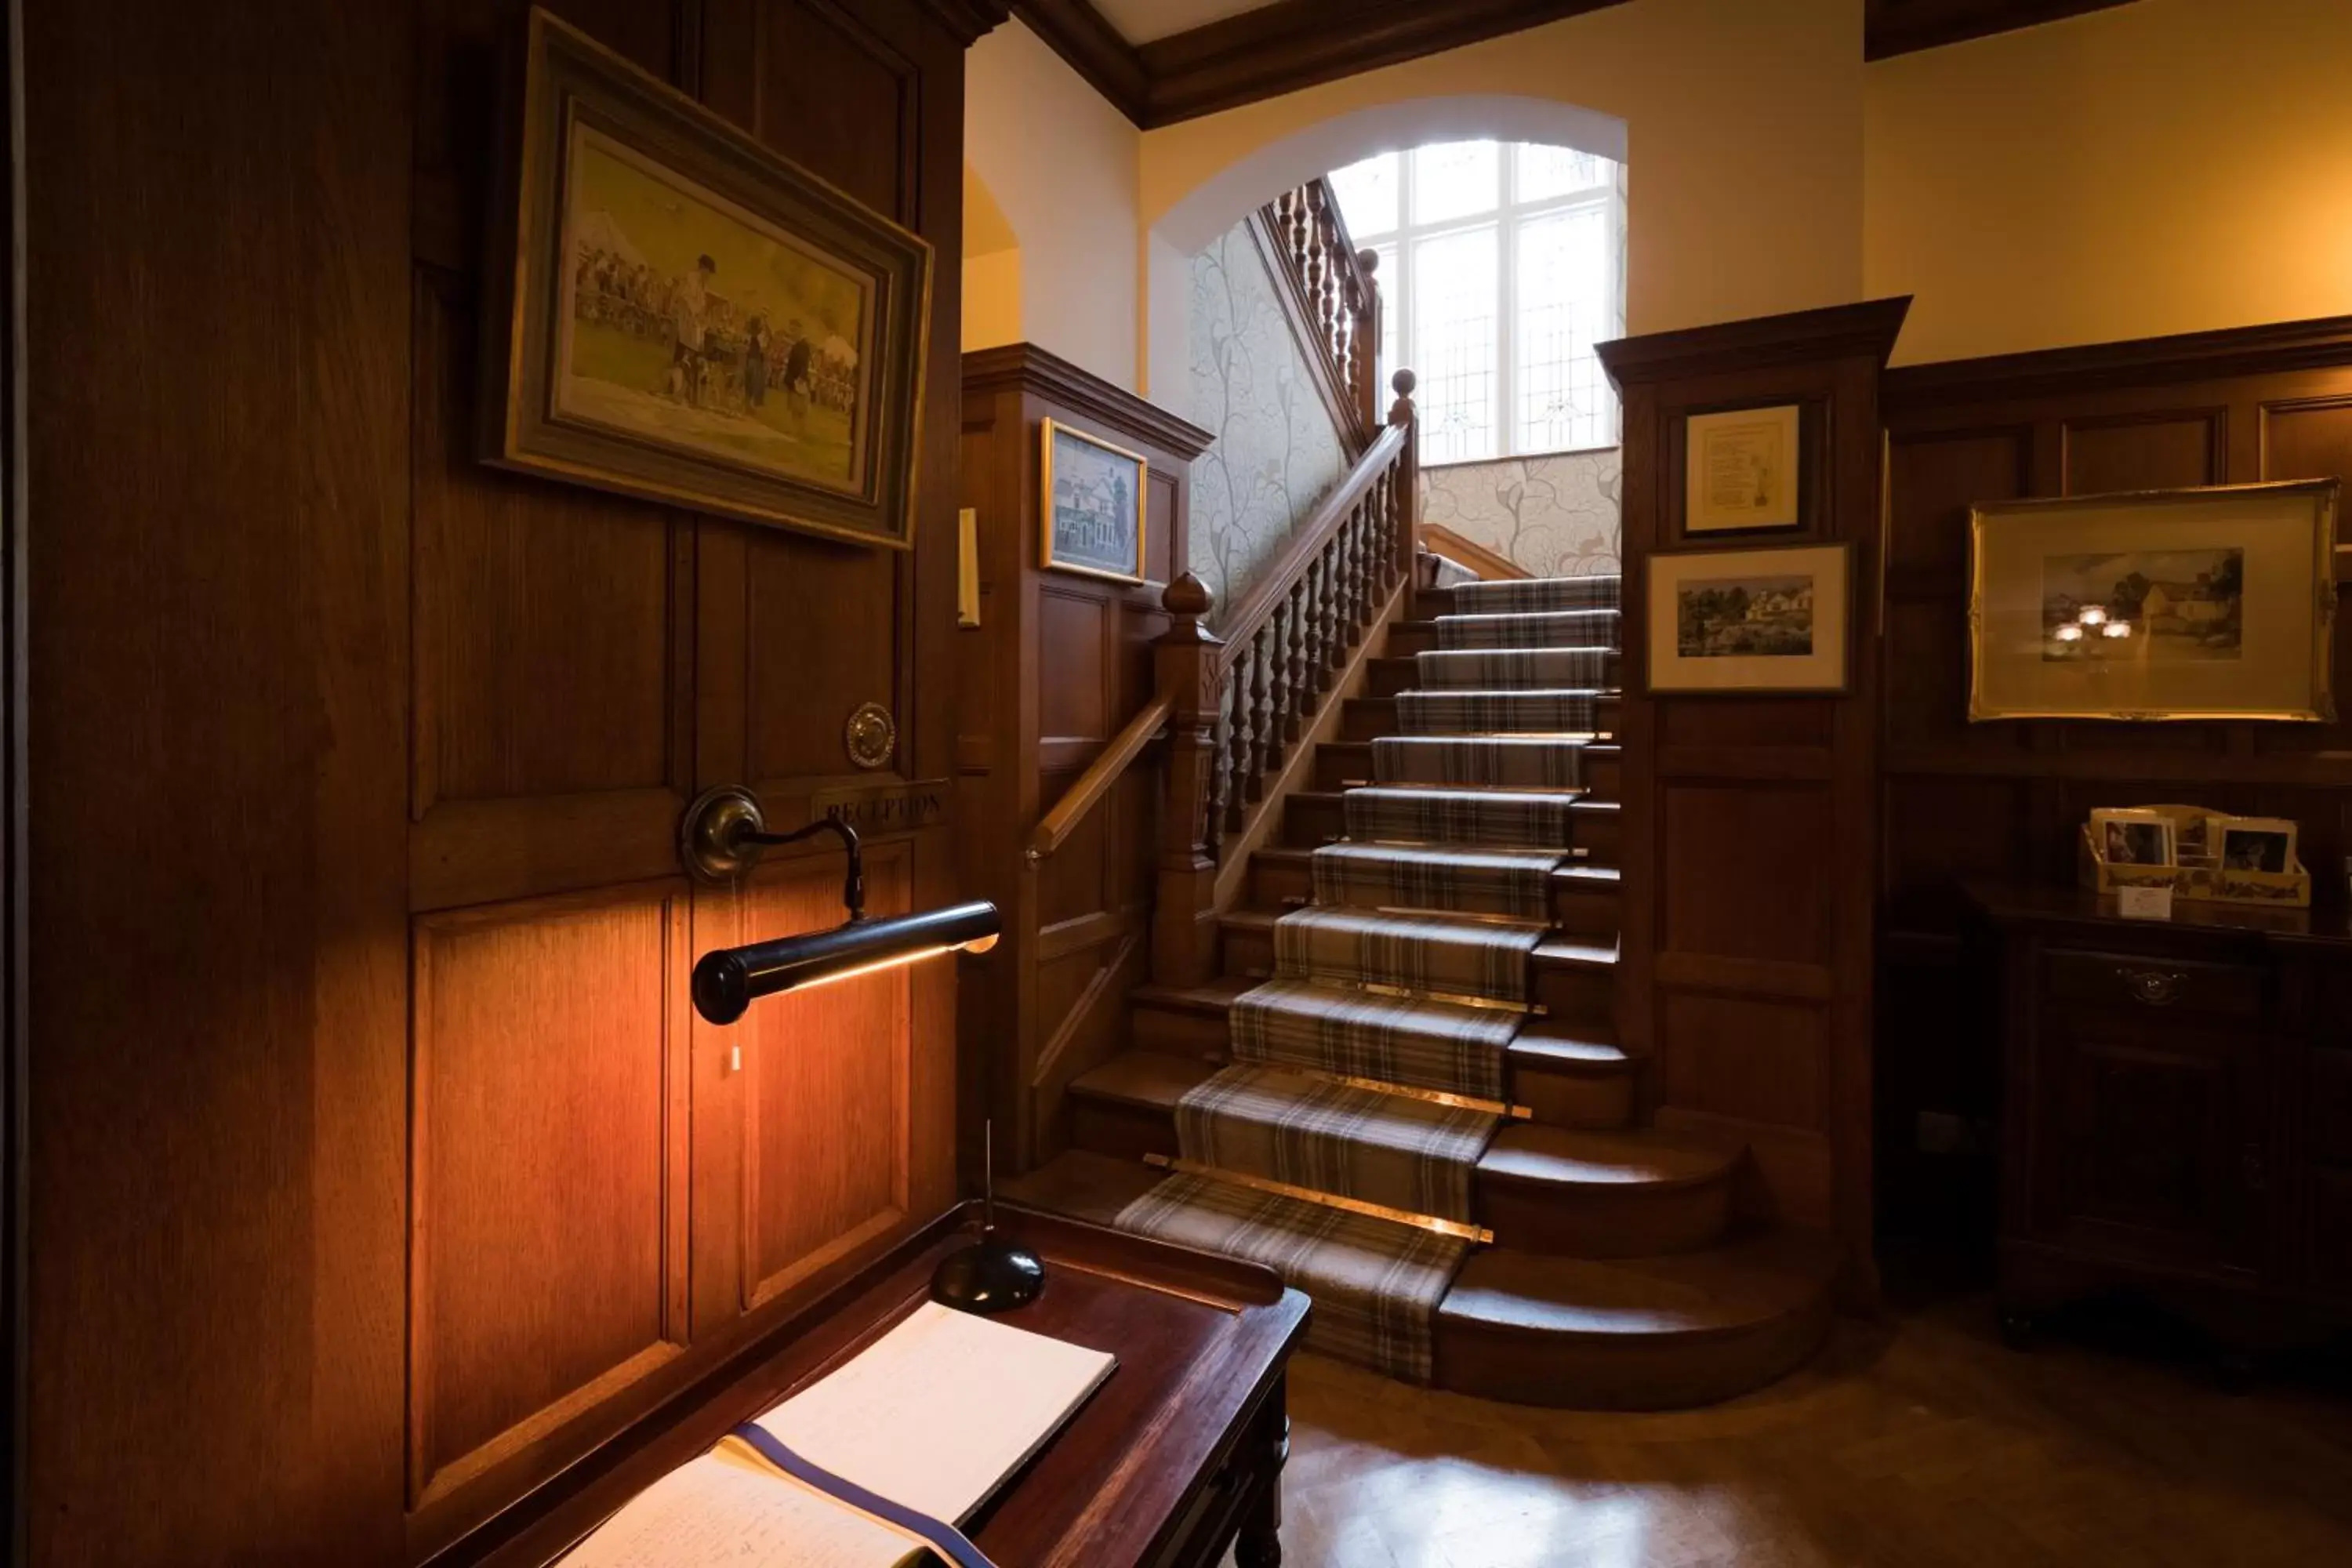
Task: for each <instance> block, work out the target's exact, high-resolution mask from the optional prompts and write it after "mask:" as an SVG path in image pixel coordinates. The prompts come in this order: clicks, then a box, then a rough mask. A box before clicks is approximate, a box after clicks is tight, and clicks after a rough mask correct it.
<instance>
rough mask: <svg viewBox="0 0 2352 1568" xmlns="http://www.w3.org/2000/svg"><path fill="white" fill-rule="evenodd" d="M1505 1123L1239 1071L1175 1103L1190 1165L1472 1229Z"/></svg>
mask: <svg viewBox="0 0 2352 1568" xmlns="http://www.w3.org/2000/svg"><path fill="white" fill-rule="evenodd" d="M1501 1125H1502V1119H1501V1118H1500V1117H1498V1116H1496V1115H1494V1114H1492V1113H1490V1112H1487V1111H1483V1110H1461V1109H1458V1108H1455V1107H1453V1106H1446V1105H1439V1104H1436V1103H1434V1102H1433V1101H1431V1100H1414V1099H1412V1098H1410V1097H1408V1096H1404V1095H1398V1094H1382V1093H1381V1091H1380V1090H1378V1089H1359V1088H1357V1087H1355V1086H1354V1085H1352V1084H1343V1083H1333V1082H1331V1081H1330V1080H1328V1079H1318V1078H1308V1077H1305V1076H1303V1075H1301V1074H1298V1073H1294V1072H1286V1071H1284V1070H1283V1069H1282V1068H1270V1067H1232V1068H1225V1069H1224V1071H1223V1072H1221V1073H1218V1074H1217V1075H1216V1076H1215V1077H1214V1078H1212V1079H1208V1080H1206V1081H1205V1082H1203V1083H1202V1084H1200V1085H1199V1086H1197V1087H1196V1088H1194V1089H1191V1090H1189V1091H1188V1092H1187V1093H1186V1094H1185V1096H1184V1098H1183V1099H1182V1100H1179V1101H1177V1104H1176V1141H1177V1146H1178V1148H1179V1149H1180V1150H1181V1152H1182V1153H1183V1156H1184V1158H1186V1159H1187V1160H1192V1161H1194V1162H1196V1163H1200V1164H1203V1165H1213V1166H1215V1167H1216V1168H1218V1169H1219V1170H1223V1171H1234V1172H1237V1173H1241V1174H1243V1175H1246V1176H1263V1177H1265V1178H1266V1179H1267V1180H1269V1181H1276V1182H1281V1183H1283V1184H1286V1185H1287V1186H1294V1187H1311V1188H1313V1189H1314V1190H1315V1191H1317V1192H1321V1193H1329V1194H1333V1195H1334V1196H1337V1197H1343V1198H1359V1199H1361V1200H1362V1201H1363V1202H1365V1203H1370V1204H1378V1205H1381V1207H1383V1208H1391V1209H1402V1210H1404V1211H1405V1212H1406V1213H1408V1214H1420V1215H1433V1216H1435V1217H1436V1218H1438V1219H1450V1220H1457V1221H1459V1222H1461V1223H1463V1224H1465V1225H1466V1224H1468V1223H1469V1221H1470V1172H1471V1169H1472V1167H1474V1166H1475V1165H1476V1164H1477V1163H1478V1156H1479V1155H1481V1154H1483V1153H1485V1152H1486V1145H1487V1143H1488V1142H1492V1141H1493V1139H1494V1136H1495V1130H1496V1128H1497V1127H1499V1126H1501Z"/></svg>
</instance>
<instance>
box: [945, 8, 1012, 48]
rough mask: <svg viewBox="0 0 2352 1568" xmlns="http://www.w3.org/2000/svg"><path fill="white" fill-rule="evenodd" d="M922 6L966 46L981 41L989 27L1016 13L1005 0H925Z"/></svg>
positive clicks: (1000, 23)
mask: <svg viewBox="0 0 2352 1568" xmlns="http://www.w3.org/2000/svg"><path fill="white" fill-rule="evenodd" d="M923 8H924V9H925V10H927V11H929V13H930V14H931V15H932V16H936V17H938V18H939V20H940V25H941V26H945V27H946V28H947V30H948V31H949V32H950V33H953V34H954V35H955V37H956V41H957V42H958V43H960V44H961V45H962V46H963V47H965V48H970V47H971V46H972V45H974V44H976V43H978V42H979V41H980V39H981V36H982V34H984V33H987V32H988V31H989V30H990V29H992V28H994V27H1000V26H1003V25H1004V22H1005V20H1006V18H1008V17H1010V16H1012V15H1013V12H1012V8H1011V7H1010V5H1008V4H1007V3H1006V0H923Z"/></svg>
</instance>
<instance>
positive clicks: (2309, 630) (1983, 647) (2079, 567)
mask: <svg viewBox="0 0 2352 1568" xmlns="http://www.w3.org/2000/svg"><path fill="white" fill-rule="evenodd" d="M2337 490H2338V483H2337V481H2336V480H2335V479H2299V480H2289V481H2284V482H2276V483H2269V484H2252V485H2221V486H2210V487H2205V488H2201V489H2177V490H2150V491H2136V492H2126V493H2121V494H2113V495H2091V496H2068V497H2063V498H2057V499H2034V500H2012V501H2000V502H1996V503H1991V504H1988V505H1982V506H1978V507H1976V508H1974V509H1973V510H1971V511H1970V514H1969V555H1970V564H1969V720H1970V721H1971V722H1979V723H1980V722H1987V721H1998V720H2010V719H2107V720H2122V721H2182V720H2268V721H2282V722H2302V723H2324V722H2328V721H2333V720H2334V719H2335V717H2336V699H2335V693H2334V689H2333V671H2334V662H2335V661H2334V657H2333V654H2334V634H2335V625H2336V595H2337V590H2336V509H2337V502H2338V496H2337Z"/></svg>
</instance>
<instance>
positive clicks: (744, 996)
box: [679, 789, 1045, 1312]
mask: <svg viewBox="0 0 2352 1568" xmlns="http://www.w3.org/2000/svg"><path fill="white" fill-rule="evenodd" d="M820 833H831V834H833V835H835V837H838V838H839V839H840V840H841V844H842V847H843V848H844V849H845V850H846V851H847V854H848V864H847V866H846V868H845V871H844V874H843V878H842V887H841V901H842V904H843V906H844V907H845V909H846V910H848V911H849V918H848V919H847V920H845V921H843V922H842V923H841V924H839V925H837V926H835V927H833V928H832V929H831V930H830V931H808V932H805V933H803V934H802V935H799V936H787V937H779V938H777V939H776V940H774V941H772V942H751V943H749V944H747V945H745V946H742V947H722V948H716V949H713V950H712V951H711V952H706V953H704V954H703V955H702V956H701V958H699V959H698V960H697V961H696V962H695V965H694V984H693V991H694V1009H695V1011H696V1012H698V1013H699V1014H701V1015H702V1016H703V1017H704V1018H706V1019H708V1020H709V1022H711V1023H713V1024H721V1025H724V1024H732V1023H734V1022H735V1021H736V1020H737V1019H739V1018H740V1017H742V1016H743V1015H744V1013H745V1012H746V1011H747V1010H748V1009H749V1008H750V1007H751V1004H752V1003H753V1002H754V1001H756V1000H758V999H759V998H760V997H762V996H772V995H775V994H778V993H779V992H784V991H797V990H802V989H804V988H805V987H808V986H811V985H820V984H824V983H825V982H827V981H833V980H845V979H847V978H849V977H850V976H852V975H856V974H867V973H872V972H874V971H875V970H877V969H888V968H892V967H894V966H896V965H898V964H901V963H915V962H916V961H917V960H919V959H924V958H930V957H933V956H936V955H938V954H940V953H945V952H987V951H988V950H989V949H990V948H992V947H994V946H995V945H996V938H997V934H998V932H999V931H1002V930H1003V921H1002V919H1001V918H1000V917H999V916H998V914H997V912H996V906H995V905H994V904H992V903H990V902H988V901H987V900H984V899H976V900H972V901H971V902H969V903H961V904H950V905H948V906H947V907H946V908H944V909H937V910H923V911H922V912H921V913H919V914H911V915H892V916H888V917H887V918H885V919H881V920H874V919H871V918H869V917H868V916H867V915H866V858H865V853H864V851H863V849H862V848H861V847H860V846H859V844H858V842H857V832H856V829H855V828H853V827H851V826H849V825H848V824H847V823H845V822H841V821H838V820H836V819H835V818H833V817H829V816H827V817H820V818H818V819H817V820H816V821H814V822H812V823H810V824H809V825H808V826H805V827H801V828H796V829H794V830H793V832H790V833H770V832H768V831H767V823H766V821H765V819H764V818H763V817H762V816H761V812H760V803H759V802H758V801H757V800H756V799H754V798H753V797H752V795H751V792H750V791H748V790H741V789H719V790H712V791H711V792H710V793H709V794H708V795H704V796H703V797H702V798H701V799H700V800H698V801H696V802H695V803H694V805H693V806H692V807H691V808H689V809H688V812H687V816H686V824H685V826H684V828H683V829H682V830H681V832H680V834H679V839H680V848H681V850H682V851H683V853H684V855H685V858H686V860H687V863H688V865H690V866H692V867H693V868H695V869H696V870H697V871H698V872H699V873H700V874H701V875H703V876H704V877H707V878H709V879H710V880H712V881H720V882H723V881H731V880H732V879H735V878H736V877H739V876H740V875H741V874H742V873H743V872H744V871H746V870H748V869H749V868H751V865H752V863H753V862H754V861H756V860H757V859H758V858H759V852H760V850H761V849H762V848H765V847H770V846H773V845H782V844H797V843H799V842H801V841H802V840H803V839H805V838H812V837H815V836H816V835H818V834H820ZM982 1138H983V1140H984V1144H983V1148H984V1155H983V1157H984V1158H985V1160H986V1162H987V1164H986V1168H985V1170H984V1171H983V1172H982V1178H983V1181H984V1183H985V1185H984V1188H983V1195H982V1210H981V1230H980V1237H979V1239H977V1240H975V1241H974V1242H972V1244H971V1246H969V1247H963V1248H961V1250H959V1251H957V1252H954V1253H951V1254H950V1255H949V1256H948V1257H946V1258H942V1259H940V1266H939V1269H938V1271H937V1272H936V1273H934V1274H933V1275H932V1276H931V1296H932V1299H933V1300H938V1301H940V1302H943V1303H944V1304H946V1305H948V1306H950V1307H960V1308H962V1309H963V1310H966V1311H971V1312H1002V1311H1006V1310H1010V1309H1012V1308H1014V1307H1018V1306H1021V1305H1023V1304H1024V1303H1026V1302H1029V1301H1034V1300H1036V1299H1037V1293H1038V1292H1039V1291H1040V1290H1042V1289H1045V1265H1044V1264H1043V1263H1042V1262H1040V1261H1039V1260H1038V1258H1037V1255H1036V1254H1035V1253H1034V1252H1032V1251H1030V1250H1029V1249H1028V1248H1027V1247H1017V1246H1014V1245H1013V1244H1012V1243H1010V1242H1007V1241H1005V1240H1003V1238H1002V1237H999V1236H998V1235H997V1234H996V1152H995V1127H994V1123H993V1122H992V1121H991V1122H990V1123H988V1124H987V1125H986V1127H985V1128H984V1129H983V1131H982Z"/></svg>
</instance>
